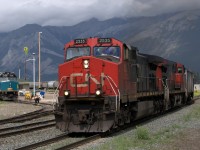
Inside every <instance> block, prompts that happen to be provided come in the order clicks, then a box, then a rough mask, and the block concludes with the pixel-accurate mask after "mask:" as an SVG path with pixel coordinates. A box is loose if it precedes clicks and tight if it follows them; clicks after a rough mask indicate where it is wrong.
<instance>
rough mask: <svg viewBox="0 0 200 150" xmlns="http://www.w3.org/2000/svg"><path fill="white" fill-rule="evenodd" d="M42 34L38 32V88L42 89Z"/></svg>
mask: <svg viewBox="0 0 200 150" xmlns="http://www.w3.org/2000/svg"><path fill="white" fill-rule="evenodd" d="M41 33H42V32H38V88H39V89H40V80H41V78H40V76H41V75H40V68H41V67H40V59H41V56H40V34H41Z"/></svg>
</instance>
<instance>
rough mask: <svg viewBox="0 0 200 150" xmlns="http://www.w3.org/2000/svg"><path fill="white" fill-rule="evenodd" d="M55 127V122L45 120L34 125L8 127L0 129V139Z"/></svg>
mask: <svg viewBox="0 0 200 150" xmlns="http://www.w3.org/2000/svg"><path fill="white" fill-rule="evenodd" d="M52 126H55V120H54V119H52V120H46V121H40V122H35V123H29V124H24V125H20V126H14V127H8V128H2V129H0V138H2V137H8V136H13V135H16V134H22V133H26V132H31V131H36V130H40V129H44V128H48V127H52Z"/></svg>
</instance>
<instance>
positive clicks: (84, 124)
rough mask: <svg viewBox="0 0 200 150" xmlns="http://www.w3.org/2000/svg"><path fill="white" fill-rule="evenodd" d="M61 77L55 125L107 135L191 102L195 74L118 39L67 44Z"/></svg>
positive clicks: (63, 129) (62, 128) (60, 127)
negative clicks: (144, 118) (118, 128)
mask: <svg viewBox="0 0 200 150" xmlns="http://www.w3.org/2000/svg"><path fill="white" fill-rule="evenodd" d="M58 75H59V82H60V84H59V94H58V99H57V101H56V105H55V118H56V126H57V128H59V129H60V130H62V131H65V132H69V133H71V132H106V131H108V130H111V129H112V128H116V127H118V126H122V125H124V124H125V123H130V122H131V121H134V120H136V119H139V118H142V117H144V116H148V115H152V114H155V113H161V112H164V111H166V110H168V109H171V108H173V107H175V106H178V105H183V104H186V103H190V102H192V98H193V74H192V72H190V71H188V70H186V69H185V67H184V66H183V65H181V64H178V63H176V62H172V61H169V60H166V59H164V58H161V57H158V56H153V55H147V54H141V53H139V51H138V49H137V48H136V47H132V46H129V45H127V44H125V43H123V42H121V41H119V40H117V39H114V38H88V39H75V40H72V41H71V42H69V43H67V44H66V45H65V48H64V63H63V64H60V65H59V74H58Z"/></svg>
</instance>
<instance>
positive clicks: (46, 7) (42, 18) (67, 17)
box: [0, 0, 200, 32]
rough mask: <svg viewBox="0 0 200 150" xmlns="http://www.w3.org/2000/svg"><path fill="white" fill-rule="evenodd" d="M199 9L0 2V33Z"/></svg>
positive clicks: (156, 0)
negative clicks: (22, 28) (26, 27)
mask: <svg viewBox="0 0 200 150" xmlns="http://www.w3.org/2000/svg"><path fill="white" fill-rule="evenodd" d="M196 8H200V0H0V32H6V31H11V30H14V29H17V28H19V27H22V26H24V25H25V24H33V23H36V24H39V25H42V26H45V25H55V26H70V25H74V24H77V23H79V22H81V21H84V20H88V19H90V18H93V17H95V18H97V19H99V20H106V19H109V18H112V17H132V16H149V15H151V16H152V15H158V14H162V13H168V12H174V11H179V10H185V9H196Z"/></svg>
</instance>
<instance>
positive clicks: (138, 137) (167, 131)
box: [90, 125, 181, 150]
mask: <svg viewBox="0 0 200 150" xmlns="http://www.w3.org/2000/svg"><path fill="white" fill-rule="evenodd" d="M180 128H181V127H180V126H178V125H172V126H171V127H167V128H164V129H161V130H160V131H158V132H157V133H150V132H149V130H148V129H147V128H145V127H136V130H135V132H131V134H130V133H128V134H124V135H121V136H117V137H115V138H113V139H111V140H110V141H108V142H107V143H105V144H103V145H100V146H98V147H94V148H90V149H91V150H92V149H95V150H96V149H97V150H105V149H106V150H113V149H116V150H130V149H133V148H136V149H137V148H138V149H149V150H151V149H152V150H153V149H155V148H154V147H153V145H154V144H155V143H159V144H164V143H166V142H167V141H170V140H172V138H174V135H175V134H177V131H178V129H180Z"/></svg>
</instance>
